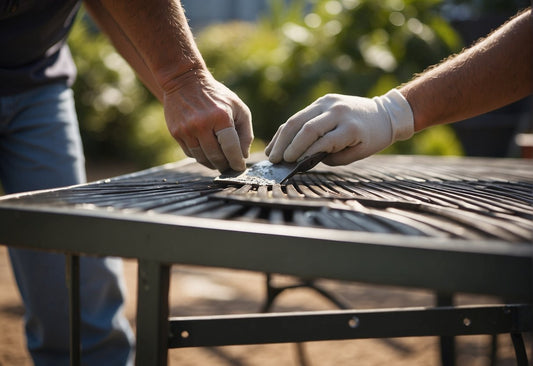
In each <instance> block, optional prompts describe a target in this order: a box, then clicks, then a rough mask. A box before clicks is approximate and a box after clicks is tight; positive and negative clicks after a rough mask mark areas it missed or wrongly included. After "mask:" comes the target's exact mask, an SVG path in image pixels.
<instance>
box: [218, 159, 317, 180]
mask: <svg viewBox="0 0 533 366" xmlns="http://www.w3.org/2000/svg"><path fill="white" fill-rule="evenodd" d="M326 155H327V153H324V152H321V153H318V154H315V155H312V156H310V157H307V158H305V159H303V160H301V161H299V162H296V163H287V162H281V163H277V164H273V163H271V162H270V161H268V160H263V161H260V162H258V163H255V164H253V165H252V166H250V167H249V168H248V169H246V170H245V171H244V172H234V171H231V172H228V173H223V174H221V175H219V176H218V177H216V178H215V182H217V183H223V184H239V185H245V184H250V185H253V186H271V185H274V184H283V183H285V182H286V181H287V180H288V179H289V178H290V177H292V176H293V175H294V174H296V173H301V172H305V171H307V170H309V169H311V168H313V167H314V166H315V165H317V164H318V163H319V162H320V161H321V160H322V159H324V157H326Z"/></svg>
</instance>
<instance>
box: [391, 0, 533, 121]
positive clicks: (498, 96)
mask: <svg viewBox="0 0 533 366" xmlns="http://www.w3.org/2000/svg"><path fill="white" fill-rule="evenodd" d="M532 26H533V25H532V18H531V9H528V10H527V11H525V12H523V13H521V14H520V15H518V16H517V17H515V18H513V19H512V20H511V21H509V22H507V23H506V24H505V25H503V26H502V27H500V28H499V29H498V30H496V31H495V32H494V33H492V34H491V35H490V36H488V37H487V38H485V39H483V40H481V41H480V42H478V43H477V44H475V45H474V46H473V47H471V48H469V49H467V50H465V51H463V52H461V53H460V54H458V55H456V56H454V57H452V58H450V59H448V60H446V61H444V62H443V63H441V64H439V65H437V66H435V67H433V68H431V69H429V70H427V71H426V72H424V73H422V74H421V75H419V76H418V77H416V78H415V79H414V80H412V81H411V82H409V83H407V84H405V85H403V86H402V87H401V88H400V92H401V93H402V94H403V95H404V96H405V98H406V99H407V101H408V102H409V104H410V105H411V108H412V110H413V115H414V122H415V131H419V130H422V129H424V128H426V127H429V126H432V125H436V124H442V123H450V122H455V121H459V120H462V119H466V118H469V117H472V116H475V115H478V114H481V113H485V112H489V111H491V110H494V109H497V108H499V107H502V106H504V105H507V104H509V103H512V102H514V101H517V100H519V99H521V98H523V97H525V96H527V95H528V94H530V93H531V92H532V91H533V74H532V68H533V67H532V65H533V55H532V48H533V46H532V45H533V36H532V32H533V31H532Z"/></svg>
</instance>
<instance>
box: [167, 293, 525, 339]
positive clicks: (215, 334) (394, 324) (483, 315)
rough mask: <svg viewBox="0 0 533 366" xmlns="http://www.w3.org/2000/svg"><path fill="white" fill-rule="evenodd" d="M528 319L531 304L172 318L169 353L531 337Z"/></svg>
mask: <svg viewBox="0 0 533 366" xmlns="http://www.w3.org/2000/svg"><path fill="white" fill-rule="evenodd" d="M532 319H533V307H532V305H529V304H528V305H521V304H517V305H498V306H462V307H435V308H403V309H382V310H361V311H355V310H336V311H319V312H299V313H271V314H247V315H220V316H201V317H173V318H170V338H169V348H181V347H199V346H223V345H243V344H261V343H286V342H305V341H320V340H340V339H357V338H394V337H416V336H452V335H473V334H501V333H512V334H514V333H521V332H526V331H531V330H532V329H533V327H532V323H533V321H532ZM221 330H223V331H221Z"/></svg>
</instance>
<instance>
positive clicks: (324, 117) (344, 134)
mask: <svg viewBox="0 0 533 366" xmlns="http://www.w3.org/2000/svg"><path fill="white" fill-rule="evenodd" d="M413 133H414V119H413V112H412V110H411V107H410V106H409V103H408V102H407V100H406V99H405V98H404V96H403V95H402V94H401V93H400V92H399V91H398V90H396V89H392V90H391V91H389V92H388V93H387V94H385V95H382V96H379V97H374V98H372V99H369V98H362V97H355V96H348V95H339V94H328V95H325V96H323V97H321V98H319V99H317V100H316V101H315V102H314V103H312V104H311V105H309V106H308V107H306V108H305V109H303V110H301V111H300V112H298V113H296V114H295V115H294V116H292V117H291V118H289V120H288V121H287V122H286V123H284V124H282V125H281V126H280V127H279V128H278V131H277V132H276V134H275V135H274V138H273V139H272V141H271V142H270V144H268V146H267V147H266V149H265V153H266V154H267V155H268V157H269V160H270V161H271V162H272V163H279V162H280V161H282V160H285V161H287V162H294V161H297V160H300V159H302V158H304V157H307V156H311V155H313V154H315V153H318V152H322V151H324V152H328V153H330V154H329V155H328V156H327V157H326V158H325V159H324V160H323V162H324V163H326V164H328V165H344V164H349V163H351V162H353V161H356V160H359V159H363V158H366V157H367V156H370V155H372V154H374V153H376V152H379V151H381V150H383V149H385V148H386V147H387V146H389V145H391V144H392V143H393V142H395V141H398V140H407V139H408V138H410V137H411V136H413Z"/></svg>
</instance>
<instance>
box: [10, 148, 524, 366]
mask: <svg viewBox="0 0 533 366" xmlns="http://www.w3.org/2000/svg"><path fill="white" fill-rule="evenodd" d="M257 158H258V157H256V159H257ZM532 167H533V166H532V164H531V161H525V160H510V159H477V158H469V159H465V158H443V157H440V158H437V157H407V156H374V157H371V158H368V159H365V160H363V161H360V162H356V163H353V164H351V165H349V166H346V167H337V168H331V167H326V166H324V165H319V166H317V167H316V168H315V169H314V170H313V171H311V172H308V173H306V174H304V175H300V176H296V177H294V178H293V179H292V181H290V182H289V184H288V185H287V186H283V187H281V186H273V187H253V186H242V187H239V186H235V187H231V186H230V187H221V186H217V185H216V184H215V183H213V181H212V179H213V178H214V177H215V176H216V172H214V171H210V170H208V169H205V168H203V167H201V166H200V165H198V164H196V163H194V162H192V161H190V160H185V161H182V162H177V163H173V164H168V165H164V166H161V167H156V168H152V169H148V170H145V171H141V172H138V173H134V174H128V175H124V176H121V177H116V178H112V179H107V180H102V181H98V182H94V183H89V184H85V185H80V186H74V187H66V188H62V189H55V190H47V191H39V192H31V193H26V194H19V195H11V196H6V197H3V198H1V199H0V222H2V228H1V229H0V242H1V243H3V244H5V245H10V246H17V247H26V248H32V249H39V250H47V251H56V252H62V253H66V254H68V259H69V260H68V261H67V263H68V264H69V271H68V273H69V276H70V281H71V286H70V290H71V308H72V311H71V324H72V326H73V329H72V340H71V342H72V364H77V362H79V357H80V356H79V329H77V327H76V324H77V323H78V322H79V318H78V317H79V314H78V313H77V311H76V309H77V306H78V302H77V301H78V295H79V294H78V293H77V291H78V288H77V281H78V274H77V273H78V270H79V268H78V265H79V263H78V259H79V258H78V255H95V256H119V257H125V258H135V259H137V260H138V263H139V267H138V271H139V273H138V275H139V282H138V305H137V358H136V362H137V365H155V364H157V365H164V364H166V362H167V352H168V348H169V347H171V348H175V347H191V346H211V345H229V344H250V343H275V342H293V341H309V340H326V339H327V340H331V339H348V338H353V339H355V338H372V337H378V338H379V337H401V336H427V335H439V336H443V337H449V336H454V335H462V334H498V333H510V334H511V335H512V337H513V341H514V345H515V349H516V353H517V359H518V362H519V364H527V356H526V352H525V349H524V346H523V342H522V339H521V333H522V332H528V331H531V330H532V323H533V315H532V308H531V299H532V294H533V292H532V289H533V283H532V282H533V277H532V274H533V265H532V259H533V246H532V244H531V243H532V240H533V224H532V220H531V219H532V218H533V208H532V204H533V169H531V168H532ZM73 238H75V239H76V240H73ZM172 264H192V265H201V266H212V267H223V268H233V269H244V270H251V271H259V272H266V273H282V274H289V275H294V276H298V277H300V278H303V279H312V278H329V279H339V280H346V281H357V282H365V283H370V284H384V285H391V286H407V287H414V288H424V289H431V290H433V291H435V292H437V293H443V294H453V293H460V292H463V293H474V294H489V295H497V296H499V297H501V298H502V304H499V305H494V306H469V307H454V306H437V307H435V308H431V309H427V308H424V309H421V308H409V309H388V310H387V309H376V310H375V311H356V310H338V311H328V312H305V313H296V314H295V313H289V314H246V315H240V316H210V317H190V318H173V319H170V320H169V318H168V290H169V289H168V287H169V268H170V266H171V265H172ZM222 327H223V328H222ZM214 329H226V330H228V329H230V330H231V331H226V332H224V334H223V335H221V334H220V332H216V331H213V330H214Z"/></svg>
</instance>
